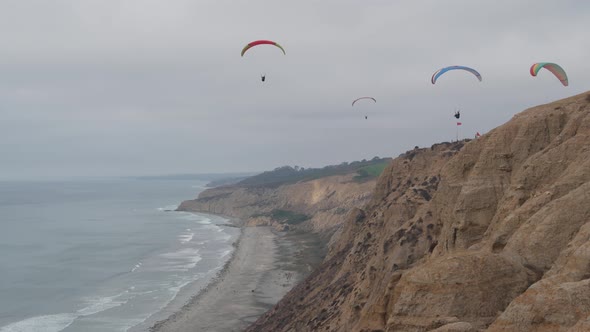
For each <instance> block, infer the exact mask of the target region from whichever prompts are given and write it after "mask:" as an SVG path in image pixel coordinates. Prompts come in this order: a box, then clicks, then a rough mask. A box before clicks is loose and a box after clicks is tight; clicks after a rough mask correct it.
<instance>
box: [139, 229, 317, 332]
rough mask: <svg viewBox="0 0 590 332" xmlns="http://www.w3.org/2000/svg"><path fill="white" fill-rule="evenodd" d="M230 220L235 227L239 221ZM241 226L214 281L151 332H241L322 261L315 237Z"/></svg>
mask: <svg viewBox="0 0 590 332" xmlns="http://www.w3.org/2000/svg"><path fill="white" fill-rule="evenodd" d="M229 222H230V223H232V224H233V225H236V222H235V218H234V219H230V220H229ZM237 224H238V225H239V223H237ZM228 226H229V225H228ZM240 228H241V232H240V235H239V237H238V239H237V240H236V241H235V242H234V243H235V250H234V251H233V253H232V256H231V257H230V258H229V259H228V261H227V262H226V263H225V265H224V267H223V268H222V269H221V270H220V271H219V272H218V274H217V275H216V276H215V277H214V279H213V280H212V281H211V282H210V283H209V284H208V285H207V286H206V287H205V288H203V289H202V290H201V291H200V292H199V293H197V294H195V295H193V296H192V297H191V298H190V300H189V301H188V302H187V303H186V304H185V305H183V306H182V307H181V308H180V309H179V310H178V311H176V312H174V313H173V314H171V315H170V316H169V317H167V318H165V319H163V320H160V321H157V322H155V323H154V324H153V325H152V326H151V327H150V328H149V331H150V332H167V331H180V332H182V331H187V332H188V331H195V330H196V331H201V330H203V331H242V330H244V329H245V328H246V327H248V326H249V325H250V324H252V323H253V322H254V321H256V319H257V318H258V317H259V316H260V315H262V314H264V313H265V312H266V311H267V310H269V309H270V308H272V307H273V306H274V305H275V304H276V303H277V302H278V301H279V300H280V299H281V298H282V297H283V296H284V295H285V294H286V293H287V292H288V291H289V290H291V289H292V288H293V287H294V286H295V285H296V284H297V283H298V282H299V281H301V280H302V279H303V278H304V277H305V276H307V275H308V274H309V273H310V272H311V271H312V270H313V268H314V267H315V266H317V265H318V264H319V263H320V262H321V260H322V259H323V252H322V251H320V250H319V247H320V246H321V244H320V241H319V238H318V237H317V236H316V235H314V234H307V233H297V234H290V233H279V232H276V231H273V230H272V228H271V227H267V226H265V227H240Z"/></svg>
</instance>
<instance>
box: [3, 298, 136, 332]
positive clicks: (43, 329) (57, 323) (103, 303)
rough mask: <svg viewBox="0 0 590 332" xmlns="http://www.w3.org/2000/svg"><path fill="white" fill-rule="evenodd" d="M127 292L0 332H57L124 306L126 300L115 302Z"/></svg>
mask: <svg viewBox="0 0 590 332" xmlns="http://www.w3.org/2000/svg"><path fill="white" fill-rule="evenodd" d="M126 293H127V292H123V293H121V294H117V295H114V296H108V297H97V298H93V299H89V300H88V301H87V303H86V304H87V307H85V308H82V309H80V310H78V311H76V312H75V313H61V314H55V315H43V316H35V317H31V318H27V319H24V320H21V321H18V322H15V323H12V324H8V325H6V326H3V327H2V328H0V332H37V331H39V332H59V331H61V330H63V329H65V328H67V327H68V326H70V325H71V324H72V323H73V322H74V321H75V320H76V319H77V318H79V317H83V316H90V315H94V314H97V313H99V312H102V311H105V310H108V309H111V308H114V307H118V306H120V305H122V304H125V303H126V302H127V301H128V299H125V300H117V299H118V298H120V297H122V296H123V295H125V294H126Z"/></svg>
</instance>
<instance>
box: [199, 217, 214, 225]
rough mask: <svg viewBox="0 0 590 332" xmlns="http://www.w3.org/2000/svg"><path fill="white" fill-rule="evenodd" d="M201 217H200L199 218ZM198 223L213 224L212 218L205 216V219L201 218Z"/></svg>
mask: <svg viewBox="0 0 590 332" xmlns="http://www.w3.org/2000/svg"><path fill="white" fill-rule="evenodd" d="M199 219H200V218H199ZM197 224H201V225H211V219H209V218H205V219H200V220H198V221H197Z"/></svg>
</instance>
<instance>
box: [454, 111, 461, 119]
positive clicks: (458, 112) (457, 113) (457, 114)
mask: <svg viewBox="0 0 590 332" xmlns="http://www.w3.org/2000/svg"><path fill="white" fill-rule="evenodd" d="M460 117H461V113H460V111H455V118H457V119H458V118H460Z"/></svg>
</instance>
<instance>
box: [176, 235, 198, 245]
mask: <svg viewBox="0 0 590 332" xmlns="http://www.w3.org/2000/svg"><path fill="white" fill-rule="evenodd" d="M194 236H195V233H188V234H182V235H179V236H178V240H180V243H182V244H185V243H188V242H191V240H192V239H193V237H194Z"/></svg>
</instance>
